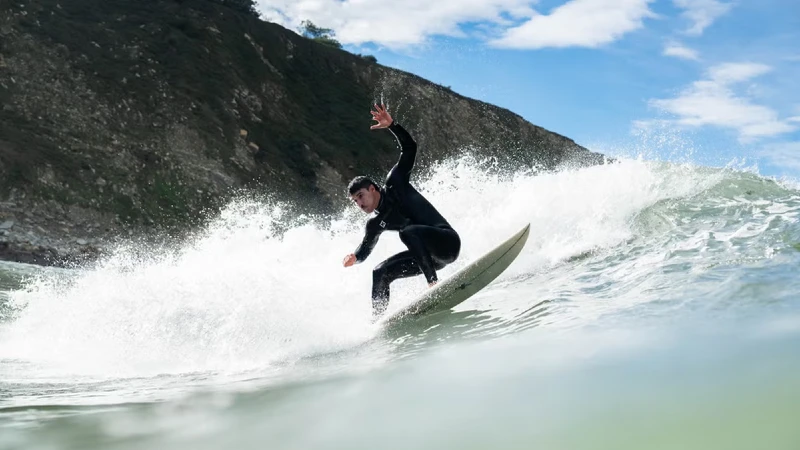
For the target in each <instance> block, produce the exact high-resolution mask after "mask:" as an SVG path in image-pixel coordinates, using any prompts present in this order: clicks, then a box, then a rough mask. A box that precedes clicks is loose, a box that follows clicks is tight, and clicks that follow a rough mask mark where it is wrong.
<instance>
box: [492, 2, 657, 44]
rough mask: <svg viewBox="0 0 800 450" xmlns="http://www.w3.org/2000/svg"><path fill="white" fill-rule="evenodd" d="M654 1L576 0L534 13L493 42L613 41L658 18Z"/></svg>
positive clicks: (580, 42)
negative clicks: (652, 6) (547, 12)
mask: <svg viewBox="0 0 800 450" xmlns="http://www.w3.org/2000/svg"><path fill="white" fill-rule="evenodd" d="M652 1H653V0H572V1H569V2H567V3H565V4H563V5H561V6H559V7H557V8H555V9H553V10H552V11H551V12H550V14H549V15H542V14H534V15H533V17H532V18H531V19H530V20H528V21H527V22H525V23H523V24H522V25H520V26H517V27H514V28H511V29H509V30H507V31H506V33H505V35H504V36H502V37H501V38H500V39H497V40H495V41H492V42H491V44H492V45H495V46H498V47H507V48H531V49H533V48H544V47H598V46H601V45H604V44H607V43H609V42H613V41H615V40H617V39H619V38H620V37H622V36H623V35H624V34H626V33H629V32H631V31H634V30H637V29H639V28H641V27H642V26H643V23H642V22H643V20H644V19H645V18H648V17H655V14H654V13H653V12H652V11H650V9H649V8H648V3H651V2H652Z"/></svg>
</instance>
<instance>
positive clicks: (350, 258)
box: [344, 253, 356, 267]
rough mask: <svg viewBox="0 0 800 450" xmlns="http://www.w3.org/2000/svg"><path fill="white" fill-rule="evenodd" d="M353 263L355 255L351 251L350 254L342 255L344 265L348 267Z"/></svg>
mask: <svg viewBox="0 0 800 450" xmlns="http://www.w3.org/2000/svg"><path fill="white" fill-rule="evenodd" d="M355 263H356V255H354V254H352V253H351V254H349V255H347V256H345V257H344V266H345V267H350V266H352V265H353V264H355Z"/></svg>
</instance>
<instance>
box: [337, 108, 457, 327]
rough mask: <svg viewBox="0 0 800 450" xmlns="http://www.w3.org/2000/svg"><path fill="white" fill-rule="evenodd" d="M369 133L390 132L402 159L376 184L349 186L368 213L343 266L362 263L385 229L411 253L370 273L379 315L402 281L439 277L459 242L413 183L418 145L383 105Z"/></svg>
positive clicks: (362, 179)
mask: <svg viewBox="0 0 800 450" xmlns="http://www.w3.org/2000/svg"><path fill="white" fill-rule="evenodd" d="M371 112H372V120H374V121H376V122H377V123H376V124H374V125H372V126H371V127H370V129H371V130H376V129H384V128H387V129H388V130H389V131H390V132H391V133H392V134H393V135H394V137H395V139H397V142H398V143H399V144H400V158H399V160H398V161H397V163H396V164H395V165H394V167H392V169H391V170H390V171H389V174H388V175H387V176H386V181H385V183H384V186H383V187H381V186H378V184H376V183H375V182H374V181H373V180H371V179H370V178H368V177H366V176H358V177H356V178H354V179H353V180H352V181H351V182H350V184H349V186H348V192H349V193H350V198H351V199H352V200H353V201H354V202H355V203H356V204H357V205H358V207H359V208H361V210H362V211H364V212H365V213H367V214H372V213H373V212H374V213H375V215H374V216H373V217H371V218H370V219H369V220H367V224H366V227H365V233H364V238H363V240H362V241H361V244H360V245H359V246H358V248H357V249H356V251H355V252H354V253H351V254H349V255H347V256H346V257H345V258H344V266H345V267H350V266H352V265H353V264H356V263H361V262H363V261H364V260H365V259H367V257H368V256H369V254H370V253H371V252H372V249H373V248H375V244H376V243H377V242H378V237H379V236H380V235H381V233H383V232H384V231H386V230H390V231H397V232H398V233H399V235H400V240H401V241H402V242H403V244H405V246H406V247H407V248H408V250H406V251H403V252H400V253H398V254H396V255H394V256H391V257H389V258H388V259H386V260H385V261H383V262H381V263H380V264H378V265H377V266H375V269H374V270H373V271H372V313H373V317H377V316H379V315H381V314H383V312H384V311H386V307H387V306H388V304H389V285H390V284H391V283H392V282H393V281H395V280H397V279H399V278H407V277H411V276H416V275H420V274H422V275H425V279H426V280H427V281H428V285H429V286H433V285H435V284H436V283H437V282H438V281H439V279H438V277H437V275H436V271H437V270H441V269H442V268H443V267H445V266H446V265H447V264H450V263H452V262H453V261H455V260H456V258H458V254H459V252H460V251H461V238H460V237H459V236H458V233H456V232H455V230H453V228H452V227H451V226H450V224H449V223H448V222H447V220H445V218H444V217H442V215H441V214H440V213H439V211H437V210H436V208H435V207H434V206H433V205H431V203H430V202H429V201H428V200H427V199H425V197H423V196H422V194H420V193H419V192H418V191H417V190H416V189H415V188H414V187H413V186H412V185H411V183H410V182H409V179H410V176H411V169H413V167H414V160H415V159H416V155H417V143H416V142H415V141H414V139H413V138H412V137H411V135H410V134H408V132H407V131H406V130H405V129H403V127H402V126H400V125H399V124H398V123H397V122H395V121H394V120H393V119H392V116H391V115H389V112H388V111H386V107H385V106H384V105H380V106H378V105H375V109H374V110H373V111H371Z"/></svg>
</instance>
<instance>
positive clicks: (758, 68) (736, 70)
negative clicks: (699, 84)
mask: <svg viewBox="0 0 800 450" xmlns="http://www.w3.org/2000/svg"><path fill="white" fill-rule="evenodd" d="M771 70H772V67H770V66H768V65H766V64H757V63H724V64H719V65H717V66H714V67H712V68H711V69H709V71H708V75H709V77H711V79H712V80H713V81H716V82H718V83H720V84H725V85H726V84H733V83H739V82H742V81H747V80H749V79H751V78H755V77H758V76H761V75H764V74H765V73H767V72H769V71H771Z"/></svg>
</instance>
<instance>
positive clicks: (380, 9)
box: [258, 0, 534, 47]
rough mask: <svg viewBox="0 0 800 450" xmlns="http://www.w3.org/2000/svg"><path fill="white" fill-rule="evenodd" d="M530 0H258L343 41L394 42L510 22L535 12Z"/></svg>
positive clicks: (274, 12) (267, 11)
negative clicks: (463, 26) (469, 25)
mask: <svg viewBox="0 0 800 450" xmlns="http://www.w3.org/2000/svg"><path fill="white" fill-rule="evenodd" d="M532 3H533V1H531V0H403V1H402V2H388V1H378V0H258V4H259V10H260V12H261V13H262V17H263V18H264V19H266V20H269V21H272V22H276V23H279V24H281V25H283V26H286V27H287V28H291V29H296V27H297V26H298V25H299V24H300V22H302V21H303V20H311V21H312V22H314V23H315V24H316V25H318V26H322V27H325V28H332V29H333V30H335V32H336V39H337V40H339V41H340V42H342V43H343V44H356V45H357V44H363V43H366V42H373V43H376V44H381V45H386V46H389V47H402V46H407V45H413V44H420V43H423V42H424V41H425V40H426V39H427V38H428V37H430V36H433V35H448V36H463V35H464V33H463V31H462V30H461V28H460V25H461V24H464V23H484V24H486V23H488V24H495V25H498V26H504V27H507V26H511V25H513V23H515V21H516V22H518V21H519V20H521V19H524V18H527V17H530V16H531V15H532V14H534V11H533V9H532V8H531V4H532Z"/></svg>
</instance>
